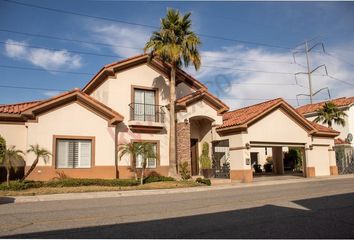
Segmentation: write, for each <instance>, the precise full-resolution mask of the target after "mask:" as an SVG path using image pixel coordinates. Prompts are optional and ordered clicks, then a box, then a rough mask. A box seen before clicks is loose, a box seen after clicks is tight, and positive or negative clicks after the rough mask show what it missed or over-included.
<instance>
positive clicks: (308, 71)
mask: <svg viewBox="0 0 354 240" xmlns="http://www.w3.org/2000/svg"><path fill="white" fill-rule="evenodd" d="M305 53H306V62H307V76H308V79H309V90H310V103H311V104H312V103H313V100H312V97H313V92H312V81H311V70H310V69H311V66H310V56H309V55H310V52H309V45H308V42H307V40H306V41H305Z"/></svg>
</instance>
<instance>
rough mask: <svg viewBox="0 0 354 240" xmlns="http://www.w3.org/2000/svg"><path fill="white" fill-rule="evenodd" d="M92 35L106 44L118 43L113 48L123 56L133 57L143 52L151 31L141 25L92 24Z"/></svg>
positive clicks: (90, 27) (90, 28)
mask: <svg viewBox="0 0 354 240" xmlns="http://www.w3.org/2000/svg"><path fill="white" fill-rule="evenodd" d="M89 30H90V31H91V32H92V33H93V35H92V37H93V38H94V39H95V40H96V41H99V42H103V43H105V44H110V45H116V46H117V47H114V46H112V47H111V49H112V50H113V52H114V53H116V54H118V55H119V56H121V57H131V56H134V55H137V54H141V53H143V48H144V45H145V43H146V42H147V40H148V39H149V37H150V34H151V32H150V31H146V29H143V28H141V27H132V26H130V27H127V26H126V25H122V24H109V25H107V24H104V25H103V24H90V25H89ZM120 46H121V47H120Z"/></svg>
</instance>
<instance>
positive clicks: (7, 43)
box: [0, 41, 124, 59]
mask: <svg viewBox="0 0 354 240" xmlns="http://www.w3.org/2000/svg"><path fill="white" fill-rule="evenodd" d="M0 44H4V45H14V46H22V47H28V48H36V49H45V50H50V51H66V52H70V53H76V54H80V55H93V56H99V57H110V58H119V59H124V57H120V56H118V55H109V54H101V53H92V52H83V51H76V50H67V49H58V48H49V47H40V46H35V45H28V44H23V43H9V42H3V41H0Z"/></svg>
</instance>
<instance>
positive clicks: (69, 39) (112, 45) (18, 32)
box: [0, 29, 143, 50]
mask: <svg viewBox="0 0 354 240" xmlns="http://www.w3.org/2000/svg"><path fill="white" fill-rule="evenodd" d="M0 32H8V33H14V34H19V35H24V36H31V37H39V38H47V39H54V40H60V41H68V42H77V43H85V44H93V45H101V46H106V47H117V48H128V49H135V50H143V49H142V48H137V47H129V46H122V45H115V44H108V43H102V42H92V41H85V40H81V39H72V38H62V37H56V36H51V35H45V34H34V33H28V32H20V31H13V30H8V29H0Z"/></svg>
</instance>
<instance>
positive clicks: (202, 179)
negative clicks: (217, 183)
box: [195, 177, 211, 186]
mask: <svg viewBox="0 0 354 240" xmlns="http://www.w3.org/2000/svg"><path fill="white" fill-rule="evenodd" d="M195 181H196V182H197V183H202V184H205V185H208V186H211V181H210V179H208V178H200V177H199V178H197V179H196V180H195Z"/></svg>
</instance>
